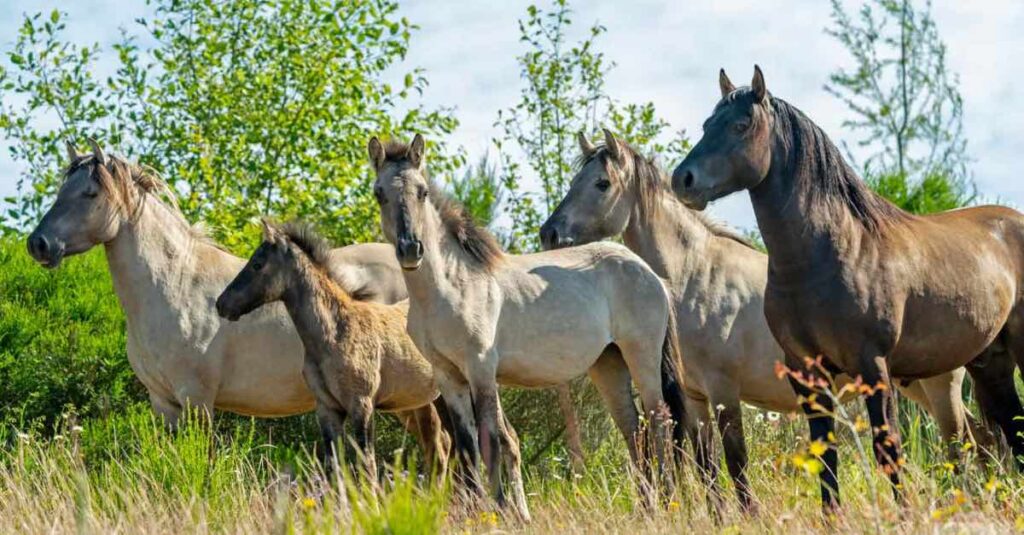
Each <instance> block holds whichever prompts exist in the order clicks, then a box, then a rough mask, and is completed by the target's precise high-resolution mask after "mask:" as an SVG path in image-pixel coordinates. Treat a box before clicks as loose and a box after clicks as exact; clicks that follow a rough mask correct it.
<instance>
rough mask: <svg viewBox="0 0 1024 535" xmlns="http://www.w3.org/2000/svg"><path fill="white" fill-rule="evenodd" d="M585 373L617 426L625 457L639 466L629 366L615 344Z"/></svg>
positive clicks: (634, 409)
mask: <svg viewBox="0 0 1024 535" xmlns="http://www.w3.org/2000/svg"><path fill="white" fill-rule="evenodd" d="M587 375H589V376H590V380H591V381H592V382H593V383H594V387H595V388H597V392H598V394H600V395H601V399H603V400H604V403H605V406H606V407H608V412H609V413H610V414H611V417H612V421H614V422H615V427H618V428H619V433H621V434H622V438H623V440H625V441H626V447H627V448H628V450H629V458H630V460H632V461H633V464H634V465H636V466H640V458H639V456H638V452H637V448H636V441H637V438H638V437H637V433H638V431H639V429H640V415H639V414H638V413H637V410H636V404H635V403H633V386H632V378H631V377H630V375H629V368H628V367H626V361H624V360H622V355H621V354H620V353H619V350H618V348H617V347H615V346H609V347H608V349H605V350H604V352H603V353H601V356H600V357H598V359H597V361H596V362H594V365H593V366H591V367H590V369H589V370H587Z"/></svg>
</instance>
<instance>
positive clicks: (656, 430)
mask: <svg viewBox="0 0 1024 535" xmlns="http://www.w3.org/2000/svg"><path fill="white" fill-rule="evenodd" d="M662 343H663V340H662V339H661V338H658V339H655V340H651V339H647V340H633V341H631V342H630V343H626V342H623V343H619V350H620V351H622V356H623V360H625V361H626V366H628V367H629V373H630V376H631V377H632V378H633V382H634V383H635V384H636V386H637V390H638V391H639V393H640V403H641V405H642V406H643V409H644V416H645V417H647V418H648V421H649V422H651V424H650V429H649V431H648V435H649V444H650V445H651V447H652V449H653V452H654V455H653V460H654V461H655V462H656V463H657V472H658V478H656V479H660V483H661V485H662V487H663V489H662V490H664V492H663V493H662V496H664V497H667V496H671V495H672V493H673V490H674V489H673V482H672V477H671V476H672V474H671V472H672V471H671V469H670V468H671V463H670V459H671V456H669V455H666V449H668V448H666V446H668V445H670V444H671V436H670V434H669V433H667V432H670V431H671V423H672V417H671V415H670V413H669V409H668V406H667V405H666V404H665V399H664V396H663V394H662V390H661V359H662V356H661V345H660V344H662ZM646 461H647V459H645V462H646ZM647 466H648V467H650V466H651V465H650V464H648V465H647ZM654 480H655V479H652V481H654Z"/></svg>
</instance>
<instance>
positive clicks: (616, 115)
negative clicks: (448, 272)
mask: <svg viewBox="0 0 1024 535" xmlns="http://www.w3.org/2000/svg"><path fill="white" fill-rule="evenodd" d="M571 24H572V19H571V10H570V9H569V5H568V0H556V1H555V5H554V8H553V9H552V10H550V11H545V10H542V9H539V8H537V7H536V6H530V7H529V8H528V9H527V16H526V19H524V20H520V21H519V33H520V42H522V43H525V44H526V45H527V47H528V50H527V51H526V52H525V53H524V54H522V55H521V56H519V58H518V61H519V66H520V70H521V71H520V72H521V77H522V79H523V81H524V82H525V86H524V87H523V89H522V92H521V95H520V99H519V102H517V103H516V104H515V105H514V106H513V107H511V108H509V109H507V110H502V111H500V112H499V113H498V119H497V121H496V122H495V126H497V127H498V128H500V129H501V131H502V135H501V136H500V137H499V138H498V139H495V140H494V143H495V145H496V146H497V147H498V150H499V153H500V154H501V160H502V183H503V184H504V186H505V188H506V190H507V191H508V199H507V200H508V204H507V206H506V210H507V212H508V215H509V216H510V218H511V220H512V230H511V232H510V236H509V239H510V246H511V248H513V249H515V250H533V249H536V247H537V229H538V228H539V226H540V224H541V222H542V221H543V218H544V217H545V216H546V215H547V214H548V213H550V212H551V211H552V210H553V209H554V207H555V206H556V205H557V204H558V202H559V201H560V200H561V198H562V196H563V195H564V193H565V189H566V187H567V185H568V182H569V180H570V179H571V178H572V174H573V169H572V163H571V162H572V161H573V159H574V157H575V155H576V153H577V150H578V149H577V148H576V140H575V136H576V134H577V133H578V132H580V131H584V132H586V133H588V134H593V133H596V132H597V131H598V130H599V129H600V127H601V126H608V127H610V128H612V129H613V130H615V131H616V134H618V135H619V136H621V137H622V139H624V140H626V141H628V142H631V143H635V144H637V145H638V147H639V148H641V149H642V150H645V151H654V152H668V153H669V155H670V156H671V157H681V156H682V155H683V154H684V153H685V150H686V148H687V143H686V140H685V137H684V136H683V135H682V133H679V134H678V135H677V136H676V139H674V140H673V141H671V142H670V143H667V144H663V143H660V142H659V141H658V140H659V139H660V137H661V136H662V134H663V132H664V130H665V129H666V128H667V127H668V123H667V122H665V121H663V120H661V119H659V118H658V117H657V114H656V111H655V109H654V105H653V104H651V103H646V104H642V105H626V106H622V105H620V104H619V103H617V102H615V101H614V100H612V99H611V98H609V97H608V95H607V94H606V93H605V90H604V77H605V75H606V74H607V72H609V71H610V70H611V69H613V68H614V66H615V65H614V63H611V62H607V61H605V58H604V54H603V53H601V52H599V51H597V50H596V48H595V43H596V41H597V38H598V37H600V36H601V35H602V34H603V33H604V32H605V28H604V27H603V26H601V25H599V24H595V25H593V26H591V27H590V29H589V31H588V33H587V36H586V37H585V38H584V39H583V40H582V41H580V42H579V43H576V44H569V43H568V42H567V37H566V32H567V30H568V29H569V26H570V25H571ZM523 164H525V168H524V165H523ZM524 170H529V171H531V172H532V175H533V177H535V178H536V179H537V180H538V182H539V186H540V191H539V192H531V191H528V190H527V189H526V188H525V187H524V185H523V177H522V176H521V174H522V173H523V171H524Z"/></svg>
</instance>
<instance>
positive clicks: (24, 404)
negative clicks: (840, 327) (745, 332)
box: [0, 237, 1024, 533]
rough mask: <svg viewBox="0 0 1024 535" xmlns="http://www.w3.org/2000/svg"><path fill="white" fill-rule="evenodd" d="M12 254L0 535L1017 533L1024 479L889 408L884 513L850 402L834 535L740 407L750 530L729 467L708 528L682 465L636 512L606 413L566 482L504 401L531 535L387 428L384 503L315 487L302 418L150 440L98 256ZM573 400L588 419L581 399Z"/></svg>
mask: <svg viewBox="0 0 1024 535" xmlns="http://www.w3.org/2000/svg"><path fill="white" fill-rule="evenodd" d="M23 247H24V244H23V242H22V241H21V240H20V239H18V238H17V237H12V238H7V239H4V240H3V241H2V244H0V265H2V266H4V269H3V270H0V292H2V294H3V296H4V299H3V300H2V302H0V333H2V334H0V381H2V383H3V385H4V388H3V389H0V395H2V402H3V412H2V414H0V423H2V426H0V533H52V532H77V533H138V532H146V533H182V532H190V533H338V532H354V533H436V532H443V533H496V532H527V533H621V532H644V533H679V532H681V531H684V530H688V531H694V532H698V533H765V532H790V533H792V532H798V533H806V532H820V531H822V530H825V529H828V530H830V531H835V532H839V533H847V532H848V533H861V532H887V533H888V532H897V533H960V532H972V533H976V532H982V533H985V532H988V533H1006V532H1013V531H1015V530H1016V531H1024V484H1022V481H1021V478H1020V477H1019V475H1018V474H1016V473H1013V472H1006V471H1004V470H1003V469H1001V468H1000V467H999V466H1000V465H999V464H998V463H995V462H992V461H991V460H989V459H987V456H986V455H985V454H984V453H980V452H978V451H977V448H974V447H972V446H970V445H962V446H961V449H962V453H963V455H964V457H965V460H964V463H963V465H962V469H958V468H957V467H955V466H954V465H953V464H951V463H948V462H947V461H946V458H945V455H944V452H943V449H942V447H941V446H940V444H939V442H938V440H937V431H936V429H935V426H934V424H933V423H932V422H931V421H930V420H928V419H927V417H924V416H922V415H921V413H920V412H919V411H918V410H917V409H916V408H915V407H913V406H912V405H909V404H903V405H902V407H901V420H902V426H901V427H902V429H903V433H904V434H903V438H904V443H905V448H906V453H907V458H908V469H907V477H906V482H905V485H906V486H907V488H908V490H909V492H908V493H907V496H908V498H909V503H908V504H907V505H906V507H903V508H901V507H899V506H897V505H896V504H895V503H894V502H893V500H892V497H891V492H890V491H889V489H888V488H887V486H886V485H887V484H886V482H885V481H884V479H883V478H882V477H881V476H880V474H879V473H878V472H877V469H876V468H875V464H874V462H873V459H870V458H867V457H865V453H864V452H866V451H870V450H869V448H870V444H869V440H868V436H867V433H866V432H860V433H856V432H855V431H857V430H860V429H861V426H862V424H863V415H862V413H861V412H860V410H861V409H860V405H861V404H851V405H849V406H847V407H846V409H847V410H849V411H851V412H850V413H849V414H847V415H846V416H845V417H843V418H842V421H844V422H845V423H846V425H845V426H840V428H841V432H840V437H839V441H840V445H841V446H840V447H841V449H840V455H841V459H842V474H841V481H842V482H843V485H844V487H843V497H844V499H845V503H844V510H843V514H842V515H841V516H840V517H838V518H834V519H830V520H828V519H824V518H823V517H822V516H821V515H820V513H819V509H818V488H817V478H816V477H815V474H816V472H817V470H820V463H818V461H817V460H816V458H815V448H814V445H812V444H808V441H807V438H806V435H807V433H806V424H805V423H804V420H803V418H802V417H797V416H790V415H779V414H775V413H766V412H763V411H760V410H756V409H753V408H750V407H747V408H746V409H745V411H746V413H745V424H746V425H745V427H746V432H747V437H748V444H749V448H750V457H751V461H752V462H751V468H750V479H751V481H752V483H753V485H754V490H755V492H756V495H757V497H758V499H759V502H760V513H759V514H757V515H753V516H751V515H747V514H744V513H743V512H741V511H740V510H739V509H738V507H737V506H736V504H735V500H734V498H733V495H732V486H731V482H730V481H729V480H728V476H727V474H725V470H724V466H723V470H722V474H721V476H720V484H721V485H722V487H723V489H724V492H725V493H726V499H725V502H724V508H723V509H722V512H721V514H720V516H719V517H717V518H716V517H715V516H714V515H712V514H711V512H710V509H709V508H708V506H707V500H706V494H705V491H704V488H703V485H702V484H701V483H700V481H699V480H698V479H697V477H696V474H695V472H694V471H693V469H692V468H691V466H689V465H686V466H684V467H683V468H682V469H681V470H680V472H679V473H678V475H677V480H678V487H677V490H676V493H675V494H674V495H673V496H671V497H669V498H667V499H666V504H665V506H664V507H662V508H659V509H658V510H656V511H645V510H643V508H642V507H640V505H639V502H638V500H637V496H636V492H635V486H634V484H633V479H632V478H633V474H631V473H629V471H628V470H627V469H626V466H627V459H626V453H625V452H626V448H625V446H624V444H622V442H621V440H620V439H619V438H618V435H617V433H613V432H610V429H611V425H610V422H608V418H607V416H605V415H604V412H603V409H601V408H599V407H598V408H596V409H589V407H582V408H581V412H582V413H583V415H584V419H583V420H584V426H583V431H584V435H585V437H584V438H585V441H584V442H585V444H586V445H587V449H588V451H587V462H586V468H585V469H583V470H580V471H574V469H573V466H572V463H570V461H569V456H568V455H567V453H566V450H565V446H564V444H563V443H562V441H561V439H560V438H559V437H557V436H556V437H555V440H552V439H551V438H550V437H548V436H546V435H544V434H543V433H542V432H541V431H540V430H537V429H535V428H534V427H531V423H532V421H533V420H536V419H537V418H536V414H537V413H538V412H540V408H542V407H544V406H545V405H544V401H543V399H538V398H534V399H530V398H528V397H522V396H523V395H524V394H523V393H522V392H516V391H513V390H507V391H505V392H504V393H503V396H506V397H508V398H509V401H510V403H508V404H507V406H509V407H517V406H518V407H520V410H518V411H513V410H510V417H511V418H512V420H513V423H514V424H516V425H517V427H518V428H520V434H521V435H522V436H523V442H524V444H523V446H524V450H525V452H526V455H525V456H524V458H526V459H527V460H528V461H529V462H528V463H527V466H526V469H527V474H526V478H527V493H528V499H529V503H530V507H531V512H532V514H533V521H532V522H531V523H530V524H525V525H524V524H521V523H519V522H517V521H516V520H515V519H513V518H506V517H504V516H503V515H502V514H501V513H500V511H497V510H496V509H495V508H493V507H490V506H487V505H483V506H479V505H470V504H467V503H466V501H465V500H463V499H460V498H459V497H458V496H456V495H455V494H454V493H453V492H452V490H451V482H450V481H446V482H445V483H444V484H442V485H434V484H432V483H430V482H429V481H428V480H427V478H424V477H422V476H419V475H417V470H416V466H415V461H416V460H415V458H414V455H415V451H416V448H415V447H414V442H413V441H412V439H411V438H409V437H407V436H405V435H404V434H402V433H401V432H399V431H398V430H397V428H396V426H394V425H384V426H383V428H382V429H381V432H380V435H381V436H380V442H379V444H378V452H379V455H380V457H381V458H382V459H388V458H390V459H393V462H392V464H391V465H390V466H389V467H388V468H387V469H386V470H385V474H384V476H383V483H382V484H381V485H380V486H379V488H376V489H375V488H373V486H371V485H368V484H367V482H366V481H360V480H358V479H357V478H355V477H353V476H351V475H350V474H348V473H343V474H341V475H340V476H338V477H337V478H334V479H333V480H331V481H326V480H325V479H324V476H323V474H322V472H321V470H320V469H319V467H318V465H317V463H316V462H315V461H314V459H315V454H314V448H315V443H316V440H317V438H318V434H317V432H316V428H315V422H314V420H313V419H312V418H311V417H310V416H309V415H306V416H300V417H293V418H286V419H280V420H255V419H248V418H242V417H238V416H232V415H227V414H223V413H218V415H217V416H216V417H215V420H214V422H212V425H211V423H210V422H207V421H191V422H190V423H189V424H188V425H186V426H184V427H183V428H182V429H181V430H179V431H178V432H175V433H171V432H168V431H165V429H164V428H163V426H162V422H159V421H157V420H156V419H155V417H154V416H153V415H152V414H151V412H150V410H149V408H148V405H147V404H146V403H145V398H144V394H143V391H142V388H141V387H140V385H138V383H137V381H136V380H135V378H134V376H133V375H132V374H131V370H130V368H129V366H128V363H127V360H126V358H125V356H124V334H123V332H124V319H123V316H122V314H121V312H120V309H119V307H118V305H117V302H116V298H115V297H114V296H113V293H112V292H111V288H110V280H109V275H108V274H107V272H106V263H105V259H104V257H103V252H102V251H100V250H96V251H92V252H90V253H88V254H86V255H83V256H82V257H81V258H74V259H69V261H68V262H67V263H66V265H65V266H63V267H62V268H61V269H60V270H57V271H47V270H43V269H40V268H39V267H38V266H35V265H33V263H32V262H31V260H30V259H29V258H28V255H27V254H25V252H24V249H23ZM516 396H520V397H516ZM579 399H581V400H582V401H583V402H584V403H585V404H587V399H588V397H587V395H586V393H585V392H584V395H582V396H581V397H580V398H579ZM589 399H590V402H589V404H590V405H592V404H593V399H592V398H589ZM547 406H548V407H550V404H549V405H547ZM556 421H557V419H556ZM384 423H387V421H386V420H385V422H384ZM856 439H859V440H860V443H858V441H857V440H856ZM405 452H409V455H410V457H405Z"/></svg>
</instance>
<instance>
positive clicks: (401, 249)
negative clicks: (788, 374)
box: [368, 134, 682, 508]
mask: <svg viewBox="0 0 1024 535" xmlns="http://www.w3.org/2000/svg"><path fill="white" fill-rule="evenodd" d="M368 152H369V157H370V162H371V163H372V166H373V169H374V172H375V174H376V180H375V181H374V184H373V192H374V196H375V197H376V199H377V202H378V204H379V205H380V210H381V227H382V230H383V233H384V236H385V237H386V238H387V240H388V241H389V242H390V243H392V244H393V245H395V253H396V255H397V259H398V262H399V264H400V265H401V266H402V269H403V275H404V276H405V282H406V287H407V288H408V291H409V300H410V304H409V322H408V327H407V328H408V330H409V334H410V335H411V336H412V339H413V341H414V342H415V343H416V346H417V347H418V348H419V349H420V351H421V352H422V353H423V354H424V356H425V357H426V358H427V360H429V361H430V362H431V364H433V366H434V370H435V375H436V377H437V380H438V385H439V387H440V388H441V394H442V396H444V398H445V401H446V402H447V403H448V405H449V409H450V411H451V415H452V420H453V425H454V427H455V428H456V432H455V438H456V440H455V442H456V449H457V451H459V452H460V455H462V456H464V457H465V458H466V459H467V462H468V463H469V464H470V465H471V466H474V467H475V466H478V463H479V459H480V456H481V454H482V457H483V461H484V464H485V465H486V468H487V471H488V475H489V480H490V487H491V492H492V494H493V495H494V497H495V498H496V500H497V502H498V503H499V505H503V504H504V495H503V491H502V485H501V472H500V470H498V467H497V465H496V462H497V458H498V454H499V453H500V450H501V444H500V441H499V433H498V425H499V419H498V413H499V411H500V400H499V397H498V384H499V383H500V384H508V385H515V386H521V387H545V386H550V385H559V384H564V383H567V382H568V381H570V380H572V379H574V378H576V377H578V376H581V375H582V374H583V373H588V374H589V375H590V377H591V379H592V380H593V381H594V383H595V385H596V386H597V388H598V390H599V392H600V393H601V395H602V396H603V398H604V400H605V402H606V404H607V406H608V407H609V409H610V412H611V414H612V417H613V419H614V420H615V422H616V424H617V425H618V427H619V429H620V431H621V432H622V434H623V435H624V437H625V438H626V441H627V444H630V454H631V456H632V458H633V460H634V462H637V464H638V465H641V466H642V467H644V468H646V467H649V465H646V464H642V463H639V462H638V461H639V456H638V455H639V453H638V451H637V445H636V443H635V440H636V438H637V433H638V429H639V422H638V415H637V412H636V406H635V405H634V404H633V400H632V397H631V387H630V380H631V379H632V381H633V382H635V383H636V385H637V388H638V390H639V394H640V398H641V402H642V404H643V409H644V411H645V412H646V413H647V415H648V417H649V418H650V420H649V421H650V422H653V423H652V425H651V427H650V434H651V435H652V438H653V442H654V445H653V452H654V456H655V457H656V458H657V459H658V460H659V461H664V460H665V457H664V453H665V451H664V450H665V448H664V444H663V443H662V440H660V435H661V433H662V432H664V431H665V430H666V429H667V427H668V424H669V421H668V418H669V415H668V414H666V412H667V411H665V410H664V403H665V402H666V401H668V405H669V411H670V412H671V415H672V417H673V418H676V421H681V419H682V414H681V411H682V394H681V391H680V388H679V378H678V372H677V370H676V367H677V366H678V348H677V347H676V345H675V343H674V336H673V333H674V328H673V327H672V326H671V324H670V319H671V315H670V309H669V306H668V296H667V292H666V290H665V287H664V285H663V284H662V282H661V280H660V279H659V278H658V276H657V275H655V274H654V272H653V271H651V269H650V268H649V267H648V266H647V264H646V263H644V261H643V260H641V259H640V258H639V257H637V256H636V255H635V254H633V253H632V252H630V251H629V250H628V249H626V248H625V247H622V246H621V245H616V244H610V243H598V244H591V245H588V246H584V247H578V248H573V249H568V250H564V251H551V252H543V253H536V254H526V255H511V254H507V253H505V252H504V251H502V249H501V247H500V246H499V245H498V243H497V241H496V240H495V239H494V237H493V236H492V235H491V234H490V233H488V232H487V231H486V230H484V229H483V228H480V227H478V226H477V225H475V224H474V222H473V220H472V217H471V216H470V215H469V214H468V213H467V212H466V211H465V209H464V208H463V207H462V206H461V205H459V204H458V203H456V202H455V201H453V200H451V199H450V198H448V197H447V196H446V195H445V194H444V193H442V192H441V191H440V190H439V188H437V187H436V186H434V184H433V182H432V181H431V180H430V179H428V177H427V174H426V159H425V156H424V153H425V141H424V139H423V136H421V135H419V134H417V135H416V136H415V137H414V139H413V141H412V143H411V144H408V145H407V144H404V143H399V142H395V141H390V142H388V143H387V144H386V145H385V144H383V143H381V141H380V140H379V139H377V138H376V137H374V138H372V139H370V141H369V144H368ZM610 346H614V347H615V348H616V349H617V352H611V351H606V348H608V347H610ZM666 397H667V398H668V399H667V400H666ZM477 433H479V448H478V442H477V440H474V438H475V437H476V436H477ZM659 466H660V467H662V468H664V467H665V466H666V465H665V464H664V462H661V463H659ZM644 473H646V470H644ZM662 476H663V477H665V471H664V470H663V471H662ZM645 496H649V494H647V493H645ZM516 506H517V507H518V508H522V507H524V506H525V503H522V504H516Z"/></svg>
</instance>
